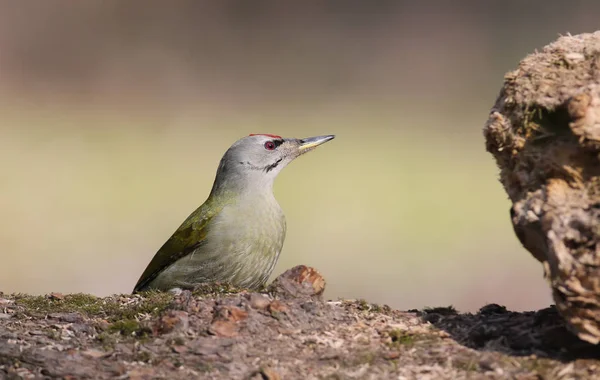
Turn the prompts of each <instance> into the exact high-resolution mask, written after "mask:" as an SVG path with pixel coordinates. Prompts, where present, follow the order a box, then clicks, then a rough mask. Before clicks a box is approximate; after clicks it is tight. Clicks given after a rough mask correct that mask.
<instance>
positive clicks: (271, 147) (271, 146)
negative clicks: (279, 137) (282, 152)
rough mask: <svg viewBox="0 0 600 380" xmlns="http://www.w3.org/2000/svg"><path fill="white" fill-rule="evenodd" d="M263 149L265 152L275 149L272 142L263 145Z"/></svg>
mask: <svg viewBox="0 0 600 380" xmlns="http://www.w3.org/2000/svg"><path fill="white" fill-rule="evenodd" d="M265 149H266V150H273V149H275V143H274V142H273V141H267V142H266V143H265Z"/></svg>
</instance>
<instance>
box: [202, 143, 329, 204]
mask: <svg viewBox="0 0 600 380" xmlns="http://www.w3.org/2000/svg"><path fill="white" fill-rule="evenodd" d="M334 137H335V136H334V135H326V136H316V137H307V138H303V139H297V138H282V137H281V136H277V135H271V134H251V135H249V136H247V137H244V138H241V139H240V140H238V141H236V142H235V143H234V144H233V145H232V146H231V147H230V148H229V149H228V150H227V152H225V155H224V156H223V158H222V159H221V163H220V164H219V168H218V169H217V176H216V178H215V182H214V185H213V188H212V191H211V194H213V195H214V194H215V193H217V192H219V191H222V190H227V191H236V192H247V191H264V190H272V188H273V181H274V180H275V177H277V174H279V172H280V171H281V169H283V168H284V167H286V166H287V165H288V164H289V163H290V162H292V161H293V160H294V159H295V158H297V157H299V156H301V155H303V154H304V153H307V152H309V151H311V150H313V149H314V148H316V147H317V146H319V145H321V144H323V143H325V142H327V141H329V140H332V139H333V138H334Z"/></svg>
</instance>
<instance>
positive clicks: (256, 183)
mask: <svg viewBox="0 0 600 380" xmlns="http://www.w3.org/2000/svg"><path fill="white" fill-rule="evenodd" d="M210 196H211V197H217V198H222V199H228V198H232V199H240V200H241V199H250V200H252V199H255V200H257V201H260V200H266V201H271V200H275V197H274V195H273V180H272V179H270V178H264V177H261V178H252V177H242V176H236V177H233V178H232V177H231V176H230V177H228V178H224V179H223V178H219V176H217V178H216V179H215V183H214V184H213V188H212V190H211V192H210Z"/></svg>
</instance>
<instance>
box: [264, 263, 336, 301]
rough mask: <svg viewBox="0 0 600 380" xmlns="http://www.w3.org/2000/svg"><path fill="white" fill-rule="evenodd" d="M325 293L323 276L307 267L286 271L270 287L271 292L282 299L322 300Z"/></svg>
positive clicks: (297, 267)
mask: <svg viewBox="0 0 600 380" xmlns="http://www.w3.org/2000/svg"><path fill="white" fill-rule="evenodd" d="M324 291H325V279H324V278H323V276H322V275H321V274H320V273H319V272H318V271H317V270H316V269H314V268H311V267H307V266H305V265H298V266H296V267H294V268H292V269H289V270H287V271H285V272H284V273H282V274H281V275H280V276H279V277H277V278H276V279H275V281H273V283H272V284H271V285H270V286H269V292H271V293H272V294H274V295H277V296H279V297H282V298H312V297H315V298H320V297H321V295H322V294H323V292H324Z"/></svg>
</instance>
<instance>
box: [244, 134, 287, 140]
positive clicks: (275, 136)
mask: <svg viewBox="0 0 600 380" xmlns="http://www.w3.org/2000/svg"><path fill="white" fill-rule="evenodd" d="M250 136H267V137H271V138H273V139H280V138H281V136H277V135H271V134H268V133H250Z"/></svg>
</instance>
